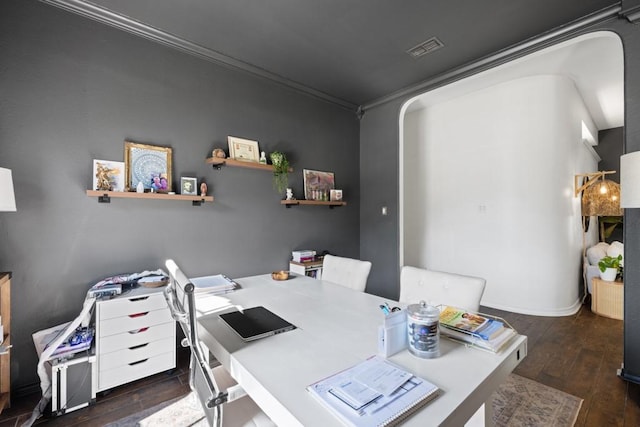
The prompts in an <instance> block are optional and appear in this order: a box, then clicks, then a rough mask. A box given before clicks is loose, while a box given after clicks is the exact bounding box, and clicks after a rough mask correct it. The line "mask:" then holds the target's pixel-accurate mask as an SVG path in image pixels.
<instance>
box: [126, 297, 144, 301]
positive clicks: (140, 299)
mask: <svg viewBox="0 0 640 427" xmlns="http://www.w3.org/2000/svg"><path fill="white" fill-rule="evenodd" d="M147 298H149V297H139V298H131V299H130V300H129V301H130V302H136V301H144V300H146V299H147Z"/></svg>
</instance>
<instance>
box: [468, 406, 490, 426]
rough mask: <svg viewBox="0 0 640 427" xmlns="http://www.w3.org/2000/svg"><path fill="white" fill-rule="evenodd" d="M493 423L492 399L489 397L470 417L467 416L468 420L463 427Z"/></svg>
mask: <svg viewBox="0 0 640 427" xmlns="http://www.w3.org/2000/svg"><path fill="white" fill-rule="evenodd" d="M493 425H494V424H493V399H489V400H487V401H486V402H485V403H484V404H483V405H482V406H480V407H479V408H478V410H477V411H476V413H475V414H473V416H472V417H471V418H469V421H467V422H466V423H465V425H464V427H484V426H493Z"/></svg>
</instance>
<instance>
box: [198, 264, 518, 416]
mask: <svg viewBox="0 0 640 427" xmlns="http://www.w3.org/2000/svg"><path fill="white" fill-rule="evenodd" d="M235 280H236V282H238V283H239V284H240V285H241V286H242V289H240V290H237V291H235V292H232V293H229V294H226V295H224V296H223V298H225V299H228V300H229V302H231V303H232V304H235V305H238V306H242V307H244V308H250V307H254V306H258V305H262V306H264V307H266V308H268V309H269V310H271V311H273V312H274V313H276V314H278V315H279V316H280V317H282V318H284V319H286V320H288V321H289V322H291V323H293V324H295V325H296V326H297V327H298V329H295V330H293V331H289V332H286V333H282V334H278V335H275V336H271V337H267V338H264V339H261V340H257V341H253V342H251V343H244V342H243V341H242V340H241V339H240V338H239V337H238V336H237V335H236V334H235V332H233V331H232V330H231V329H230V328H229V327H228V326H227V325H226V324H225V323H224V322H223V321H222V320H220V318H219V317H218V314H219V313H220V312H221V311H218V312H217V313H210V314H203V315H201V317H200V318H199V324H200V331H199V333H200V338H201V340H202V341H203V342H204V343H205V345H206V346H207V347H208V348H209V349H210V351H211V352H212V353H213V355H214V356H215V357H216V358H217V359H218V360H219V361H220V362H221V363H222V365H223V366H224V367H225V368H226V369H227V370H228V371H229V372H230V373H231V375H232V376H233V377H234V378H235V379H236V381H238V383H239V384H240V385H242V386H243V388H244V389H245V390H246V391H247V393H248V394H249V395H250V396H251V397H252V398H253V399H254V400H255V402H256V403H257V404H258V405H259V406H260V407H261V408H262V410H263V411H264V412H265V413H266V414H267V415H269V417H271V419H272V420H273V421H274V422H275V423H276V424H278V425H279V426H287V427H288V426H305V427H311V426H323V427H324V426H333V425H340V422H339V421H338V419H337V418H335V417H334V416H333V415H332V414H331V413H330V412H329V411H327V410H326V409H325V408H324V407H322V406H321V405H320V404H319V403H318V402H317V401H316V400H315V399H314V398H313V397H312V396H311V395H310V393H308V392H307V391H306V390H305V387H306V386H307V385H309V384H311V383H313V382H316V381H318V380H320V379H322V378H325V377H327V376H329V375H332V374H334V373H336V372H338V371H340V370H343V369H345V368H348V367H350V366H352V365H355V364H356V363H358V362H361V361H362V360H364V359H366V358H367V357H369V356H371V355H373V354H376V352H377V341H376V339H377V327H378V325H379V324H381V323H382V319H383V314H382V311H381V310H380V308H379V304H380V303H381V302H383V301H388V300H385V299H383V298H380V297H377V296H375V295H370V294H367V293H362V292H357V291H353V290H351V289H347V288H345V287H342V286H338V285H333V284H331V283H328V282H324V281H321V280H314V279H311V278H308V277H303V276H293V278H292V279H290V280H287V281H284V282H277V281H274V280H272V279H271V276H270V275H263V276H254V277H246V278H240V279H235ZM203 308H204V307H202V305H201V304H200V303H199V302H198V309H199V310H202V309H203ZM222 311H230V310H229V308H227V309H223V310H222ZM441 353H442V355H441V357H439V358H437V359H420V358H417V357H415V356H413V355H411V354H410V353H409V352H408V350H404V351H402V352H400V353H398V354H396V355H394V356H391V357H390V358H389V360H391V361H393V362H394V363H396V364H398V365H399V366H402V367H404V368H406V369H407V370H410V371H411V372H413V373H414V374H416V375H419V376H422V377H424V378H425V379H427V380H429V381H431V382H432V383H434V384H436V385H437V386H438V387H440V388H441V389H442V391H443V393H442V395H441V396H440V397H438V398H437V399H435V400H434V401H433V402H431V403H429V404H428V405H427V406H425V407H424V408H423V409H422V410H421V411H420V412H418V413H417V414H416V415H414V416H413V417H411V418H410V419H408V420H407V422H406V424H405V425H406V426H420V427H425V426H435V425H445V426H456V427H459V426H462V425H464V423H465V422H466V421H467V420H468V419H469V418H470V417H471V416H472V415H473V414H474V413H475V412H476V410H478V408H480V406H481V405H482V404H483V403H485V402H486V401H487V400H488V399H489V397H490V396H491V393H492V392H493V391H494V390H496V389H497V387H498V385H500V384H501V383H502V382H503V381H504V380H505V379H506V377H507V376H508V374H509V373H510V372H511V371H512V370H513V369H514V368H515V367H516V366H517V365H518V363H520V361H521V360H522V359H523V358H524V357H525V356H526V353H527V338H526V337H525V336H518V337H517V338H516V339H514V340H513V341H512V343H511V345H510V346H509V347H508V348H507V349H506V350H504V351H503V352H502V353H500V354H497V355H496V354H492V353H488V352H484V351H481V350H478V349H474V348H468V347H465V346H464V345H462V344H459V343H456V342H452V341H449V340H447V339H444V338H442V339H441Z"/></svg>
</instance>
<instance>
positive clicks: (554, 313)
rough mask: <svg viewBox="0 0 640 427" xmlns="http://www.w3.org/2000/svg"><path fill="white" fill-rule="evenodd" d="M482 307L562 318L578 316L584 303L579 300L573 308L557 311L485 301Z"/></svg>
mask: <svg viewBox="0 0 640 427" xmlns="http://www.w3.org/2000/svg"><path fill="white" fill-rule="evenodd" d="M481 305H483V306H485V307H490V308H495V309H497V310H503V311H509V312H511V313H519V314H528V315H531V316H547V317H561V316H571V315H573V314H576V313H577V312H578V310H580V307H582V301H581V300H579V299H577V300H576V301H575V302H574V303H573V304H572V305H571V306H569V307H564V308H559V309H555V310H531V309H528V308H523V307H514V306H509V305H503V304H493V303H492V302H491V301H484V300H483V301H482V302H481Z"/></svg>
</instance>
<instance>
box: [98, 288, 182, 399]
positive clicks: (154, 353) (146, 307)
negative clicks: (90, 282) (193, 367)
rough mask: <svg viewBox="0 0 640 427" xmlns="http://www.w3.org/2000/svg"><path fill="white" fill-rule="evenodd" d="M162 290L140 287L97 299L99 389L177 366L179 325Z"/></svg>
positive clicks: (105, 388) (108, 387)
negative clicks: (109, 297)
mask: <svg viewBox="0 0 640 427" xmlns="http://www.w3.org/2000/svg"><path fill="white" fill-rule="evenodd" d="M163 290H164V287H160V288H143V287H140V288H135V289H132V290H131V291H129V292H127V293H125V294H122V295H119V296H117V297H114V298H112V299H105V300H100V301H98V302H97V303H96V357H97V361H96V370H97V375H96V377H97V383H98V384H97V388H96V391H98V392H100V391H103V390H107V389H110V388H113V387H116V386H118V385H121V384H126V383H128V382H131V381H134V380H137V379H140V378H144V377H147V376H149V375H153V374H157V373H159V372H162V371H167V370H170V369H174V368H175V366H176V327H175V322H174V320H173V319H172V317H171V313H170V312H169V307H167V302H166V301H165V299H164V295H163V294H162V292H163Z"/></svg>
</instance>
